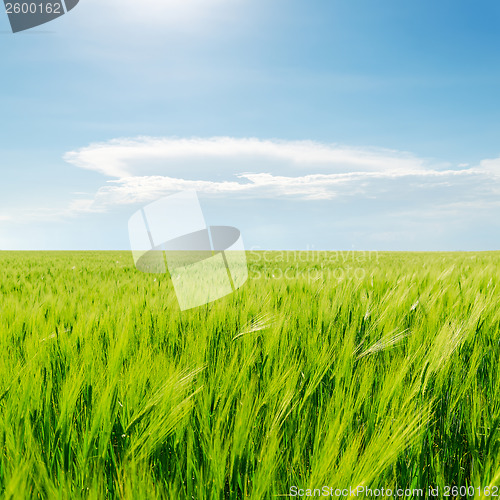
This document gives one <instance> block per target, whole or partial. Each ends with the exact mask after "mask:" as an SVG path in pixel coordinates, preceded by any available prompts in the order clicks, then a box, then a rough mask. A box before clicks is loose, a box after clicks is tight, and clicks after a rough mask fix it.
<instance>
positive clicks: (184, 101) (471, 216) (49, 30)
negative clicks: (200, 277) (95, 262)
mask: <svg viewBox="0 0 500 500" xmlns="http://www.w3.org/2000/svg"><path fill="white" fill-rule="evenodd" d="M499 22H500V4H499V3H498V2H496V1H484V0H479V1H477V2H474V3H472V2H469V1H461V0H460V1H448V0H442V1H440V2H439V4H438V5H437V4H436V2H431V1H427V0H421V1H419V2H402V1H401V0H384V1H382V2H371V1H368V0H363V1H361V0H342V1H337V0H317V1H313V2H305V1H296V0H273V1H272V2H270V1H269V0H266V1H264V0H252V1H249V0H248V1H245V0H191V1H190V0H182V1H181V0H173V1H172V0H161V1H160V0H142V1H141V2H134V1H132V0H106V1H105V2H104V1H102V0H101V1H98V0H81V1H80V3H79V5H78V6H77V7H76V8H75V9H74V10H73V11H71V12H70V13H68V14H67V15H65V16H62V17H61V18H59V19H57V20H55V21H53V22H51V23H48V24H46V25H44V26H41V27H39V28H36V29H33V30H30V31H27V32H24V33H17V34H15V35H14V34H12V33H11V32H10V27H9V24H8V19H7V16H6V15H5V13H2V14H1V15H0V43H1V44H2V58H1V59H0V75H1V80H0V109H1V118H0V119H1V120H2V121H1V132H2V133H1V135H0V173H1V182H0V249H26V250H37V249H127V248H129V241H128V233H127V231H128V228H127V222H128V219H129V217H130V216H131V215H132V214H133V213H134V212H135V211H136V210H137V209H138V208H140V207H141V206H143V205H145V204H147V203H149V202H151V201H153V200H155V199H157V198H159V197H161V196H165V195H168V194H172V193H176V192H179V191H181V190H183V189H196V190H197V191H198V193H199V198H200V201H201V204H202V207H203V209H204V213H205V217H206V220H207V222H208V223H209V224H212V225H217V224H221V225H233V226H236V227H238V228H239V229H240V230H241V232H242V235H243V240H244V242H245V246H246V248H247V249H251V248H262V249H265V248H269V249H331V250H337V249H355V250H471V251H478V250H494V249H500V237H499V235H500V227H499V226H500V222H499V221H500V198H499V194H500V140H499V139H500V121H499V117H500V99H499V98H498V90H499V88H500V30H499V29H498V25H499Z"/></svg>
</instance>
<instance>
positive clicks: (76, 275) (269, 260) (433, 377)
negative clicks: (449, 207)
mask: <svg viewBox="0 0 500 500" xmlns="http://www.w3.org/2000/svg"><path fill="white" fill-rule="evenodd" d="M248 259H249V279H248V282H247V283H246V284H245V285H244V286H243V287H242V288H241V289H239V290H238V291H237V292H236V293H235V294H233V295H230V296H227V297H225V298H223V299H221V300H219V301H217V302H214V303H211V304H209V305H206V306H204V307H201V308H198V309H194V310H188V311H184V312H180V310H179V307H178V304H177V300H176V297H175V294H174V293H173V288H172V284H171V281H170V279H169V277H168V275H148V274H142V273H140V272H138V271H137V270H136V269H135V267H134V265H133V261H132V257H131V255H130V253H128V252H75V253H65V252H53V253H42V252H39V253H36V252H31V253H21V252H18V253H16V252H0V268H1V272H2V275H1V279H0V300H1V302H0V443H1V444H0V446H1V455H0V492H1V494H2V496H3V497H4V498H61V499H78V498H127V499H128V498H130V499H152V498H172V499H193V498H194V499H204V498H207V499H222V498H234V499H236V498H253V499H264V498H274V497H275V496H276V495H287V494H290V491H291V490H290V488H291V487H293V486H296V487H298V488H304V489H305V488H322V487H323V486H327V487H333V488H348V487H349V486H350V487H352V488H356V487H358V486H364V487H370V488H382V487H384V488H386V489H387V488H396V487H400V488H411V489H413V488H415V489H418V488H422V489H424V490H425V491H427V488H428V487H429V486H431V485H432V486H439V487H440V498H442V497H443V496H442V493H444V490H443V488H444V487H445V486H446V485H449V486H453V485H456V486H462V487H466V486H469V487H470V488H469V492H470V494H471V495H472V491H473V488H475V491H474V493H475V496H476V497H479V496H482V495H484V493H485V492H484V491H483V489H481V490H479V488H484V487H487V486H493V485H500V431H499V424H500V376H499V371H498V361H499V358H500V356H499V355H500V310H499V307H498V304H499V298H500V294H499V291H500V253H380V254H374V253H372V254H364V253H347V252H346V253H335V252H333V253H328V254H327V253H309V254H306V253H304V252H302V253H292V252H290V253H282V252H275V253H270V252H266V253H257V252H249V253H248ZM487 491H489V490H487ZM494 492H495V490H494V488H492V490H491V493H494ZM496 492H497V495H500V492H499V491H498V490H496ZM455 493H457V492H456V491H455ZM359 496H360V497H364V496H365V495H363V494H360V495H359ZM472 496H474V495H472ZM408 497H413V498H417V496H416V494H413V495H409V496H407V498H408ZM450 497H460V498H465V495H464V494H463V493H462V494H460V493H458V494H455V495H454V494H453V493H452V491H451V490H450ZM337 498H340V497H337Z"/></svg>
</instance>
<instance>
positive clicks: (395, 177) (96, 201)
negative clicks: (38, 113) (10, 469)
mask: <svg viewBox="0 0 500 500" xmlns="http://www.w3.org/2000/svg"><path fill="white" fill-rule="evenodd" d="M64 158H65V159H66V160H67V161H68V162H69V163H70V164H72V165H74V166H77V167H79V168H83V169H87V170H92V171H95V172H99V173H100V174H102V175H103V176H105V180H104V179H103V185H102V186H101V187H100V188H99V189H98V190H97V192H96V193H95V194H94V195H89V194H85V196H79V197H78V198H76V199H75V200H73V201H72V202H71V203H70V204H69V205H68V206H67V207H66V208H61V207H59V208H54V209H47V210H41V211H40V210H37V211H36V213H35V212H30V214H25V215H26V217H27V218H30V219H40V218H49V219H50V218H57V219H59V218H61V217H63V216H70V217H73V216H77V215H79V214H89V213H102V212H106V211H110V210H113V208H114V207H118V206H124V205H131V204H144V203H148V202H150V201H153V200H155V199H158V198H159V197H161V196H165V195H168V194H171V193H175V192H178V191H182V190H185V189H195V190H197V191H198V192H200V193H205V194H208V195H211V196H224V197H229V196H238V197H240V198H251V199H273V200H280V199H289V200H310V201H312V200H337V201H340V202H343V203H354V204H357V205H358V206H362V205H360V204H363V203H365V204H366V203H367V202H369V201H370V200H372V201H375V202H376V203H378V204H379V205H380V206H384V207H386V208H387V209H388V210H392V211H394V213H403V212H404V211H409V212H412V213H416V212H418V211H419V210H420V211H422V213H424V212H425V210H427V213H432V210H434V209H435V210H437V211H441V213H443V211H447V210H449V211H452V212H453V213H456V212H457V211H458V210H463V211H466V210H469V209H471V210H474V208H472V207H476V208H477V209H478V210H479V207H484V206H490V207H492V209H493V210H495V211H497V210H498V202H497V199H498V196H497V194H498V193H500V176H498V172H499V171H500V168H499V167H500V159H497V160H484V161H483V162H481V163H480V164H479V165H478V166H475V167H474V166H471V167H468V168H466V167H465V166H464V165H459V166H457V167H451V166H450V164H445V163H438V162H431V161H429V160H426V159H422V158H418V157H416V156H414V155H411V154H409V153H405V152H399V151H395V150H387V149H367V148H353V147H346V146H337V145H334V144H323V143H318V142H312V141H280V140H261V139H256V138H243V139H241V138H240V139H239V138H232V137H214V138H208V139H206V138H188V139H185V138H152V137H139V138H132V139H115V140H112V141H109V142H105V143H97V144H91V145H89V146H87V147H84V148H81V149H78V150H75V151H71V152H68V153H67V154H66V155H65V156H64ZM82 194H83V193H82ZM446 207H449V209H447V208H446ZM450 213H451V212H450ZM20 215H21V214H20ZM1 220H7V219H6V218H5V216H4V217H3V218H2V217H1V216H0V221H1Z"/></svg>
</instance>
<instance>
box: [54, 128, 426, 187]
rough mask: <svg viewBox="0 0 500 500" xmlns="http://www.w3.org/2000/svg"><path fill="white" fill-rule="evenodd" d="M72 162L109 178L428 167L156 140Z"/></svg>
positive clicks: (107, 145) (316, 149) (368, 157)
mask: <svg viewBox="0 0 500 500" xmlns="http://www.w3.org/2000/svg"><path fill="white" fill-rule="evenodd" d="M64 158H65V160H66V161H68V162H69V163H71V164H73V165H75V166H78V167H80V168H85V169H89V170H94V171H96V172H99V173H102V174H104V175H106V176H109V177H127V176H140V175H148V174H149V173H151V171H152V170H154V173H155V174H156V175H167V176H168V175H175V174H176V173H182V172H185V171H186V166H189V167H190V171H191V172H192V171H193V170H194V171H195V172H197V173H204V172H206V170H207V169H209V168H211V167H215V168H216V169H215V168H214V169H212V171H211V172H210V173H212V174H213V173H214V172H218V173H225V174H231V173H232V174H238V173H242V172H245V171H248V170H249V169H248V167H251V171H252V172H256V173H258V172H262V170H264V171H266V167H271V168H272V169H273V170H274V171H276V170H280V171H285V172H286V171H289V170H290V169H292V170H293V171H302V172H303V173H306V172H311V170H312V171H314V170H316V171H323V172H324V171H328V172H332V171H335V172H339V173H341V172H353V171H358V170H360V171H376V172H380V171H383V172H391V173H402V172H406V173H417V172H422V171H426V170H428V166H427V162H426V161H425V160H423V159H420V158H417V157H415V156H413V155H411V154H409V153H403V152H399V151H395V150H385V149H362V148H350V147H346V146H338V145H335V144H322V143H318V142H313V141H279V140H261V139H256V138H242V139H239V138H233V137H213V138H208V139H204V138H189V139H182V138H154V137H139V138H134V139H115V140H111V141H108V142H104V143H95V144H91V145H90V146H88V147H85V148H81V149H79V150H76V151H71V152H69V153H67V154H66V155H65V157H64Z"/></svg>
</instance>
